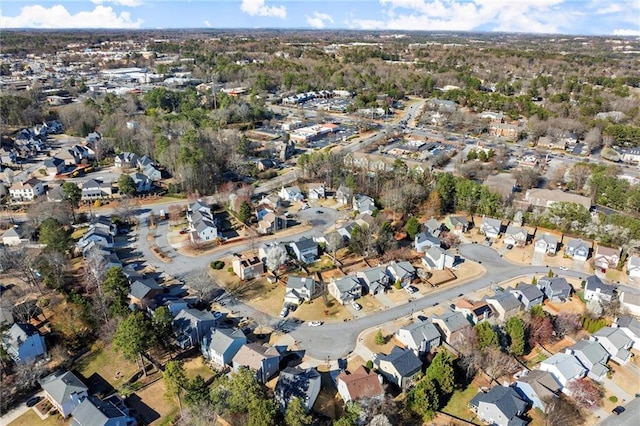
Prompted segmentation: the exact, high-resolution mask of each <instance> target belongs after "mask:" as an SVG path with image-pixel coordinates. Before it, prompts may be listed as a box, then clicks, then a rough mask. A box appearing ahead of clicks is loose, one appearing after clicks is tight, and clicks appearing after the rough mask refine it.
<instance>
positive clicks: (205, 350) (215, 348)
mask: <svg viewBox="0 0 640 426" xmlns="http://www.w3.org/2000/svg"><path fill="white" fill-rule="evenodd" d="M245 343H247V337H246V336H245V335H244V333H243V332H242V330H240V329H238V328H211V329H210V330H209V331H208V332H207V333H206V334H205V335H204V337H203V338H202V346H201V349H202V354H203V355H204V357H205V358H206V359H209V360H211V361H213V362H215V363H216V364H218V365H221V366H224V365H230V364H231V361H232V360H233V357H234V356H236V354H237V353H238V351H239V350H240V348H241V347H242V346H243V345H244V344H245Z"/></svg>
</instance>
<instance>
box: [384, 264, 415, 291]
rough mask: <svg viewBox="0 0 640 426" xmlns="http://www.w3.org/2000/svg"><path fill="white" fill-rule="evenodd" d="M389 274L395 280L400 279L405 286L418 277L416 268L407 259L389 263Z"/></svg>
mask: <svg viewBox="0 0 640 426" xmlns="http://www.w3.org/2000/svg"><path fill="white" fill-rule="evenodd" d="M387 274H389V277H390V278H391V279H392V280H393V281H395V282H397V281H400V283H401V284H402V286H403V287H405V286H407V285H409V284H411V281H413V279H414V278H415V277H416V268H414V267H413V265H411V263H409V262H407V261H402V262H391V263H389V264H388V265H387Z"/></svg>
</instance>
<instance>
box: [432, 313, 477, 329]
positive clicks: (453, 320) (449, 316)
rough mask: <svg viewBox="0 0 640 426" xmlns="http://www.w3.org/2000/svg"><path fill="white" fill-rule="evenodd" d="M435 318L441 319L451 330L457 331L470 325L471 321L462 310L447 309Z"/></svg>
mask: <svg viewBox="0 0 640 426" xmlns="http://www.w3.org/2000/svg"><path fill="white" fill-rule="evenodd" d="M434 319H438V320H441V321H442V322H444V324H445V326H446V327H447V328H448V329H449V331H451V332H452V333H453V332H456V331H458V330H462V329H463V328H465V327H467V326H468V325H469V321H468V320H467V319H466V318H465V317H464V315H462V314H461V313H460V312H454V311H447V312H445V313H443V314H441V315H438V316H436V317H434Z"/></svg>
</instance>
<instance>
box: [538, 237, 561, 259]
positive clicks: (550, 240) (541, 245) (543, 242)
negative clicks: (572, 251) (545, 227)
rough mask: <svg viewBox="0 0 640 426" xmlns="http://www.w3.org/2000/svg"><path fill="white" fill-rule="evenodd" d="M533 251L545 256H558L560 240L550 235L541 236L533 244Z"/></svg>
mask: <svg viewBox="0 0 640 426" xmlns="http://www.w3.org/2000/svg"><path fill="white" fill-rule="evenodd" d="M533 251H535V252H536V253H543V254H556V251H558V238H556V237H554V236H553V235H549V234H542V235H539V236H538V237H536V240H535V242H534V243H533Z"/></svg>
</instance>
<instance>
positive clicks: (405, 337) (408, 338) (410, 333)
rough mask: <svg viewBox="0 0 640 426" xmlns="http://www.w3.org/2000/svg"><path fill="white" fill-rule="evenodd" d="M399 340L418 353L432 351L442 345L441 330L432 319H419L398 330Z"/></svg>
mask: <svg viewBox="0 0 640 426" xmlns="http://www.w3.org/2000/svg"><path fill="white" fill-rule="evenodd" d="M396 337H397V338H398V340H399V341H400V342H401V343H402V344H403V345H405V347H407V348H409V349H411V350H412V351H413V352H415V354H416V355H420V354H423V353H426V352H432V351H433V350H434V349H435V348H437V347H438V346H440V339H441V337H440V332H439V331H438V328H437V327H436V326H435V325H434V324H433V323H432V322H431V321H418V322H414V323H413V324H409V325H407V326H406V327H402V328H400V329H399V330H398V331H397V332H396Z"/></svg>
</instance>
